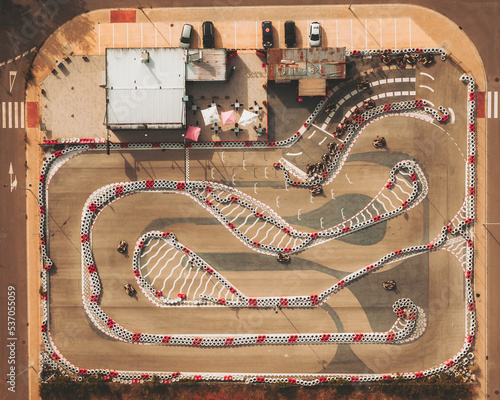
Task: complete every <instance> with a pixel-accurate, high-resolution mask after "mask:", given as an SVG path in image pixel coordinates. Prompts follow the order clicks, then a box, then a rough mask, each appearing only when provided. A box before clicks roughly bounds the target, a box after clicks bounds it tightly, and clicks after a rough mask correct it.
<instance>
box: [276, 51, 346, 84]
mask: <svg viewBox="0 0 500 400" xmlns="http://www.w3.org/2000/svg"><path fill="white" fill-rule="evenodd" d="M267 64H268V66H267V79H268V80H276V81H278V80H297V79H344V78H345V76H346V59H345V48H344V47H323V48H321V47H314V48H306V49H269V50H268V51H267Z"/></svg>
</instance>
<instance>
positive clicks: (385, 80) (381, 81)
mask: <svg viewBox="0 0 500 400" xmlns="http://www.w3.org/2000/svg"><path fill="white" fill-rule="evenodd" d="M379 83H380V84H381V85H385V84H386V83H388V82H387V79H381V80H380V81H379Z"/></svg>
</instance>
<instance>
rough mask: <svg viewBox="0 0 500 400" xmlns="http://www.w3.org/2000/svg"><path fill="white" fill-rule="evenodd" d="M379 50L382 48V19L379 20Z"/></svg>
mask: <svg viewBox="0 0 500 400" xmlns="http://www.w3.org/2000/svg"><path fill="white" fill-rule="evenodd" d="M380 48H383V46H382V18H380Z"/></svg>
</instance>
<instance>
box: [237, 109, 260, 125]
mask: <svg viewBox="0 0 500 400" xmlns="http://www.w3.org/2000/svg"><path fill="white" fill-rule="evenodd" d="M258 119H259V116H258V115H257V114H255V113H253V112H250V111H248V110H243V113H242V114H241V117H240V120H239V121H238V125H241V126H247V125H250V124H253V123H254V122H255V121H257V120H258Z"/></svg>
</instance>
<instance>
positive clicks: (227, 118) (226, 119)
mask: <svg viewBox="0 0 500 400" xmlns="http://www.w3.org/2000/svg"><path fill="white" fill-rule="evenodd" d="M220 117H221V118H222V125H231V124H234V123H235V122H236V114H235V113H234V110H229V111H224V112H223V113H221V114H220Z"/></svg>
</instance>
